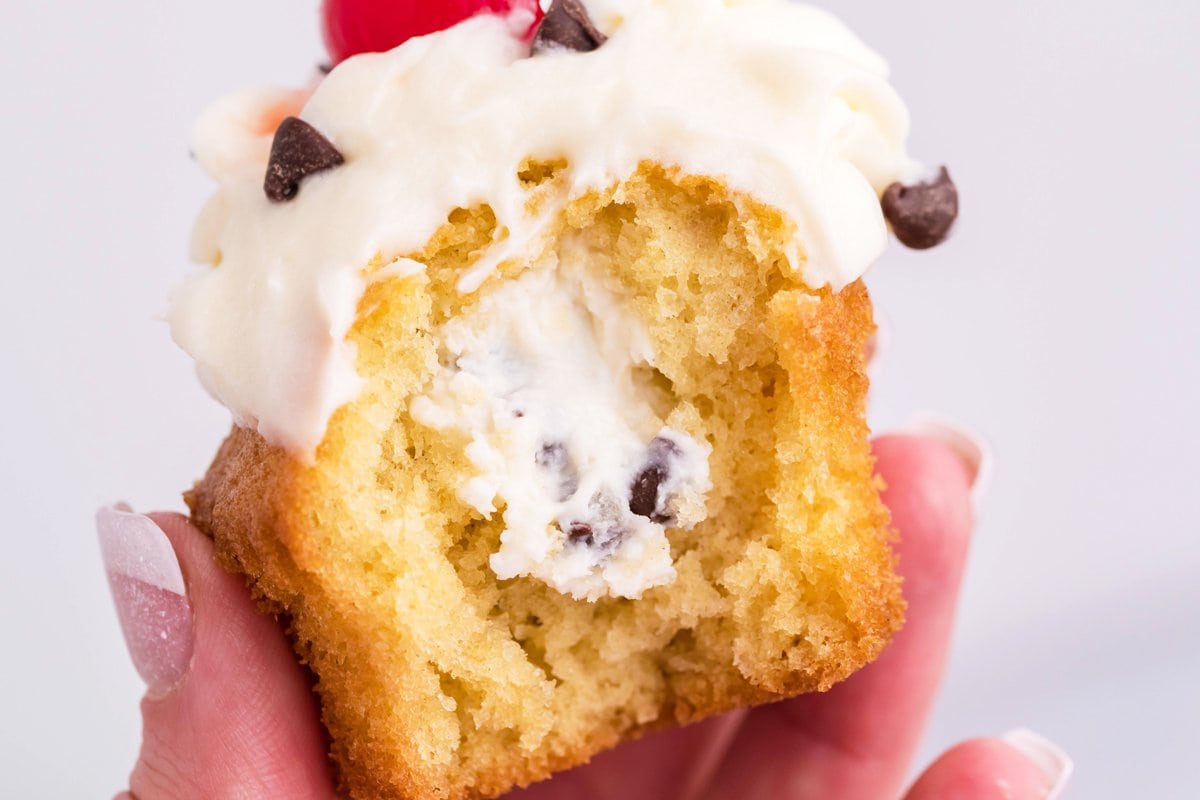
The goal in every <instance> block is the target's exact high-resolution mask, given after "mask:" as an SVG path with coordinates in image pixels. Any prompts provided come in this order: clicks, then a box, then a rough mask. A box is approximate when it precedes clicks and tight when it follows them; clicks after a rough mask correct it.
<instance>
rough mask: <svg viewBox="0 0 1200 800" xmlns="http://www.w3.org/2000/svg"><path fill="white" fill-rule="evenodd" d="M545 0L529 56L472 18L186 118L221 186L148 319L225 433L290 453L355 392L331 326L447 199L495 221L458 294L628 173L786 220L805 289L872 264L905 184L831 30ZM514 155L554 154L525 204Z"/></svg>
mask: <svg viewBox="0 0 1200 800" xmlns="http://www.w3.org/2000/svg"><path fill="white" fill-rule="evenodd" d="M555 5H556V6H560V5H565V6H568V7H570V8H568V9H567V10H568V11H572V13H571V14H568V15H567V16H566V17H563V14H564V13H565V12H564V11H563V9H562V8H561V7H560V8H557V9H556V10H552V12H551V14H550V15H549V16H548V17H547V18H546V20H545V21H543V22H542V23H541V27H540V29H539V30H538V35H537V36H536V37H534V39H533V41H532V43H531V40H530V38H529V32H530V30H531V26H532V25H533V24H534V22H535V20H534V19H533V16H532V15H531V14H530V12H528V11H527V10H520V9H518V10H514V11H511V12H509V13H507V14H505V15H496V14H484V15H481V16H477V17H473V18H471V19H468V20H466V21H465V22H462V23H460V24H458V25H456V26H454V27H452V28H450V29H448V30H445V31H442V32H439V33H435V34H431V35H429V36H424V37H420V38H415V39H411V40H409V41H408V42H406V43H405V44H403V45H401V46H400V47H397V48H396V49H394V50H391V51H389V52H386V53H378V54H364V55H359V56H355V57H352V58H350V59H348V60H346V61H344V62H342V63H341V64H340V65H338V66H337V67H336V68H335V69H333V70H332V72H331V73H330V74H329V75H328V76H326V77H325V78H324V79H323V80H321V82H320V84H319V85H318V86H317V87H316V89H315V91H313V92H312V94H311V96H308V93H307V92H304V91H299V92H298V91H296V90H263V91H254V92H243V93H240V94H237V95H234V96H232V97H230V98H227V99H225V100H222V101H220V102H218V103H217V104H216V105H214V106H213V107H212V108H211V109H209V110H208V111H207V112H206V113H205V114H204V115H203V117H202V118H201V120H200V122H199V124H198V125H197V128H196V133H195V137H194V142H193V150H194V152H195V155H196V158H197V160H198V161H199V162H200V163H201V165H202V166H203V167H204V169H205V170H206V171H207V172H208V173H209V174H210V175H211V176H212V177H213V178H214V179H215V180H216V182H217V183H218V189H217V192H216V194H215V195H214V197H213V198H212V199H211V200H210V201H209V203H208V205H207V206H206V207H205V209H204V211H203V213H202V214H201V216H200V219H199V221H198V223H197V226H196V232H195V236H194V241H193V256H194V258H195V259H196V260H198V261H200V262H202V263H205V264H207V265H209V268H207V269H205V270H204V271H202V272H199V273H197V274H195V275H193V276H192V277H191V278H190V279H189V280H187V281H186V282H185V283H184V284H183V285H182V286H181V287H180V288H179V289H178V290H177V291H176V293H175V294H174V296H173V298H172V302H171V307H170V311H169V321H170V324H171V330H172V334H173V336H174V337H175V339H176V341H177V342H178V343H179V344H180V345H181V346H182V347H183V348H184V349H185V350H186V351H187V352H188V353H190V354H191V355H192V356H193V358H194V359H195V360H196V364H197V370H198V372H199V374H200V377H201V380H202V381H203V383H204V385H205V386H206V388H207V389H208V390H209V391H210V392H211V393H212V394H213V395H214V396H215V397H216V398H217V399H218V400H220V401H221V402H222V403H224V404H225V405H226V406H227V407H229V408H230V409H231V410H232V412H233V414H234V416H235V418H236V420H237V421H238V422H239V424H242V425H245V426H248V427H251V428H255V429H257V430H258V431H259V432H260V433H261V434H262V435H263V436H264V437H265V438H266V439H267V440H268V441H270V442H272V443H274V444H278V445H282V446H284V447H287V448H288V449H289V450H291V451H293V452H294V453H296V454H297V455H298V456H300V457H311V456H312V455H313V454H314V453H315V450H316V447H317V445H318V444H319V443H320V441H321V439H322V438H323V436H324V432H325V428H326V425H327V423H328V420H329V418H330V416H331V415H332V414H333V412H334V411H335V410H336V409H337V408H338V407H340V406H341V405H343V404H344V403H346V402H348V401H350V400H352V399H353V398H354V397H355V396H356V394H357V393H358V391H359V390H360V388H361V385H362V381H361V379H360V378H359V376H358V375H357V374H356V373H355V368H354V352H353V348H352V347H351V345H350V344H349V343H348V342H347V341H346V334H347V332H348V331H349V329H350V326H351V325H352V324H353V322H354V318H355V312H356V307H357V303H358V301H359V299H360V297H361V295H362V293H363V291H364V289H365V287H366V285H367V282H368V280H369V278H368V277H367V276H366V274H365V272H364V269H365V266H366V265H368V264H369V263H371V262H373V261H376V262H378V261H382V263H385V264H387V263H390V262H395V265H394V266H393V267H392V268H391V271H390V272H389V273H388V274H395V271H396V270H401V271H419V270H421V269H422V268H423V265H421V264H419V263H416V262H413V261H411V260H409V259H407V258H404V256H407V255H410V254H412V253H414V252H419V251H420V250H421V249H422V248H423V247H424V245H425V244H426V242H427V241H428V239H429V238H430V236H431V235H432V234H433V233H434V232H435V231H436V230H437V229H438V228H439V227H440V226H441V225H443V224H444V223H445V222H446V219H447V216H448V214H449V213H450V212H451V211H453V210H454V209H456V208H469V207H474V206H479V205H483V204H486V205H488V206H490V207H491V208H492V210H493V211H494V213H495V216H496V220H497V225H496V230H497V231H498V233H497V237H496V240H495V241H494V242H493V243H492V245H491V246H490V247H489V248H488V249H487V250H486V251H485V252H483V253H482V254H480V256H479V257H478V259H476V260H475V261H474V262H473V263H472V264H471V265H470V266H469V267H467V268H465V269H464V271H463V273H462V275H461V277H460V279H459V284H458V288H459V290H460V291H461V292H463V293H471V292H475V291H477V290H478V289H479V288H480V286H481V285H482V284H483V283H484V282H485V281H486V280H487V279H488V278H489V276H491V275H493V274H494V272H495V270H496V267H497V266H498V265H499V264H500V263H502V262H504V261H506V260H508V259H521V258H524V257H527V256H532V255H535V254H536V253H537V252H539V251H540V249H541V248H542V247H543V246H544V241H545V236H546V231H547V229H548V227H549V225H550V224H551V223H552V221H553V220H554V218H555V216H556V215H557V213H558V212H559V210H560V209H561V208H562V207H563V206H564V205H565V204H566V203H568V202H570V201H571V200H572V199H574V198H576V197H579V196H581V195H582V194H584V193H586V192H588V191H590V190H594V189H599V188H604V187H607V186H610V185H612V184H613V183H614V182H616V181H619V180H621V179H622V178H624V177H627V176H628V175H630V174H632V173H633V172H634V171H635V169H636V168H637V166H638V164H639V163H641V162H643V161H652V162H657V163H660V164H663V165H665V166H668V167H671V168H673V169H676V170H678V171H680V172H682V173H684V174H694V175H704V176H710V177H713V178H717V179H720V180H722V181H724V182H725V183H726V184H728V186H730V187H731V188H732V189H735V190H738V191H741V192H745V193H747V194H750V195H752V196H754V197H755V198H757V199H758V200H760V201H762V202H764V203H766V204H768V205H771V206H773V207H775V208H777V209H779V210H780V211H782V212H783V213H785V214H786V215H787V216H788V217H789V218H790V219H791V220H792V221H793V222H794V224H795V231H796V233H795V237H794V240H793V243H792V244H793V246H792V248H791V250H790V252H789V253H788V260H789V263H790V267H791V269H792V270H793V271H794V274H795V276H796V277H797V278H799V279H801V280H803V281H804V282H805V283H806V284H807V285H809V286H811V287H814V288H818V287H822V286H830V287H832V288H833V289H834V290H837V289H840V288H842V287H843V286H845V285H847V284H848V283H851V282H853V281H854V280H856V279H858V278H859V277H861V276H862V275H863V273H864V272H865V271H866V270H867V268H868V267H869V266H870V265H871V264H872V263H873V262H874V261H875V260H876V259H877V258H878V257H879V255H880V254H881V253H882V252H883V250H884V247H885V245H886V241H887V232H888V225H887V220H885V213H884V209H883V207H881V204H880V198H881V196H883V195H884V194H885V192H887V191H888V190H889V187H892V193H893V195H895V194H896V191H895V185H896V184H898V183H899V184H906V183H912V182H914V181H917V180H920V179H921V178H922V177H923V176H924V175H925V172H924V170H923V169H922V168H921V167H920V166H919V165H917V164H915V163H914V162H913V161H911V160H910V159H909V158H908V156H907V155H906V153H905V149H904V143H905V139H906V136H907V133H908V113H907V111H906V109H905V107H904V105H903V103H902V102H901V101H900V99H899V98H898V97H897V95H896V93H895V92H894V90H893V89H892V88H891V86H890V85H889V84H888V82H887V69H886V65H885V64H884V62H883V60H882V59H881V58H880V57H879V56H878V55H876V54H875V53H874V52H872V51H871V50H870V49H868V48H867V47H866V46H865V45H863V44H862V43H861V42H860V41H859V40H858V39H857V38H856V37H855V36H854V35H853V34H851V33H850V32H849V31H848V30H847V29H846V28H845V27H844V26H843V25H842V24H841V23H840V22H838V21H837V20H836V19H835V18H833V17H832V16H830V15H829V14H827V13H825V12H822V11H819V10H816V9H814V8H811V7H808V6H804V5H799V4H796V3H793V2H790V0H588V2H587V3H586V11H585V12H584V13H583V14H582V15H580V13H579V9H581V6H580V5H579V4H578V3H565V4H560V3H556V4H555ZM284 117H290V118H289V119H287V120H286V121H285V122H284V123H283V124H282V125H279V124H277V123H278V122H279V120H281V119H282V118H284ZM530 159H532V160H537V161H559V162H563V163H565V167H564V168H563V171H562V173H561V178H562V180H561V181H558V182H556V184H555V186H556V188H555V189H554V192H555V193H554V195H553V196H552V197H549V198H548V199H544V200H543V201H542V202H539V203H538V204H537V205H536V211H531V205H530V204H529V203H528V200H529V189H528V187H527V186H525V185H523V184H522V182H521V180H520V178H519V177H518V172H519V171H520V170H521V166H522V164H523V163H526V162H527V161H529V160H530ZM264 177H265V179H264ZM892 200H893V202H892V207H893V208H902V209H907V210H908V212H909V213H910V214H911V213H915V212H913V211H912V210H911V205H912V202H913V198H912V197H911V196H909V197H908V198H907V200H904V198H903V197H902V196H901V197H893V198H892ZM905 203H907V204H908V205H907V206H906V205H905ZM917 210H918V211H924V210H927V209H917ZM888 218H889V219H892V221H893V223H895V222H896V219H897V218H893V216H892V215H891V214H889V217H888ZM898 232H899V231H898ZM943 234H944V232H943ZM927 238H928V237H927Z"/></svg>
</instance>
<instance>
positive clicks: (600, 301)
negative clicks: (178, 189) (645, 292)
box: [409, 255, 711, 600]
mask: <svg viewBox="0 0 1200 800" xmlns="http://www.w3.org/2000/svg"><path fill="white" fill-rule="evenodd" d="M582 260H583V259H582V256H581V255H579V256H573V257H570V261H566V260H564V262H563V263H561V264H559V265H557V267H556V266H555V265H554V264H550V265H545V266H540V267H538V268H537V269H535V270H530V271H527V272H526V273H524V274H523V275H522V276H521V277H519V278H517V279H516V280H513V281H511V282H510V283H507V284H505V285H503V286H501V287H500V288H498V289H497V290H496V291H494V292H491V293H489V294H488V295H487V296H486V297H484V298H483V299H482V300H481V301H480V303H479V304H478V305H477V306H476V307H475V308H474V309H472V310H471V311H469V312H468V313H466V314H464V315H463V316H462V317H459V318H456V319H454V320H452V321H450V322H449V323H447V324H446V325H445V326H444V327H443V329H442V330H441V331H440V332H439V334H438V335H439V339H440V341H441V342H442V351H441V360H442V364H443V366H442V369H441V370H440V371H439V372H438V373H437V375H436V376H435V377H434V379H433V381H432V382H431V384H430V386H429V387H428V388H427V390H426V391H425V392H424V393H423V394H422V395H420V396H418V397H416V398H414V399H413V400H412V402H411V404H410V409H409V410H410V413H411V414H412V417H413V419H414V420H416V421H417V422H418V423H420V424H422V425H425V426H427V427H430V428H433V429H436V430H438V431H442V432H454V433H457V434H458V435H460V436H461V437H463V438H464V439H465V440H466V441H467V444H466V446H465V453H466V457H467V460H468V461H469V463H470V465H471V474H470V475H469V476H468V477H467V478H466V479H464V480H463V481H462V483H461V485H459V486H458V487H457V491H458V496H459V498H460V499H461V500H462V501H463V502H464V503H466V504H468V505H469V506H471V507H472V508H473V509H475V510H476V511H477V512H478V513H479V514H481V515H483V516H484V517H487V518H491V517H492V516H494V515H495V514H496V513H499V512H498V509H500V508H503V512H502V514H503V519H504V531H503V533H502V534H501V537H500V548H499V550H498V551H497V552H496V553H494V554H493V555H492V557H491V567H492V569H493V571H494V572H495V573H496V576H497V577H498V578H500V579H501V580H505V579H509V578H515V577H518V576H523V575H529V576H533V577H535V578H538V579H540V580H542V581H544V582H546V583H547V584H549V585H550V586H552V587H554V588H555V589H556V590H558V591H560V592H563V593H567V594H570V595H572V596H574V597H575V598H577V599H587V600H597V599H599V598H601V597H605V596H615V597H629V598H636V597H639V596H641V594H642V593H643V592H644V591H646V590H647V589H650V588H652V587H654V586H660V585H663V584H667V583H670V582H671V581H672V580H674V578H675V569H674V567H673V566H672V559H671V551H670V543H669V542H668V540H667V535H666V529H667V528H668V527H677V526H678V527H691V526H693V525H695V524H696V523H697V522H699V521H700V520H702V519H703V518H704V495H705V493H706V492H708V491H709V490H710V489H711V483H710V481H709V474H708V455H709V453H710V452H711V447H710V446H709V445H708V443H707V442H703V441H700V442H697V441H695V440H694V439H692V438H691V437H689V436H688V435H687V434H685V433H683V432H681V431H677V430H673V429H671V428H669V427H665V426H664V425H663V422H662V420H660V419H659V418H658V417H657V416H656V415H655V413H654V411H653V410H652V409H651V407H650V404H649V402H648V400H647V396H646V390H645V389H644V388H639V385H638V381H637V379H636V376H635V368H636V367H638V366H639V365H652V364H653V361H654V359H653V352H652V349H651V347H650V343H649V341H648V339H647V337H646V335H645V333H644V331H643V329H642V327H641V325H640V323H639V322H638V320H637V319H636V318H634V317H632V316H631V315H630V314H628V313H627V312H625V311H624V310H623V309H622V308H621V305H620V302H619V300H618V299H617V298H615V297H613V296H612V295H611V294H610V293H609V292H608V291H606V290H605V289H603V288H602V287H600V286H599V285H598V284H597V283H595V282H594V281H593V280H590V279H589V278H588V277H587V275H586V273H585V271H584V270H583V268H582ZM635 510H640V511H641V513H642V515H639V514H638V513H635Z"/></svg>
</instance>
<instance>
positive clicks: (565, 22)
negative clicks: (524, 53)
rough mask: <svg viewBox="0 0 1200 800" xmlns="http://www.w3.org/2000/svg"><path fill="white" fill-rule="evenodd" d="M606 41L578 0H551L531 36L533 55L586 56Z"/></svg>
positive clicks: (606, 38) (605, 37)
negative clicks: (565, 52)
mask: <svg viewBox="0 0 1200 800" xmlns="http://www.w3.org/2000/svg"><path fill="white" fill-rule="evenodd" d="M606 41H608V37H607V36H605V35H604V34H603V33H601V32H600V31H599V30H597V28H596V26H595V25H594V24H593V23H592V18H591V17H589V16H588V13H587V9H586V8H585V7H584V5H583V3H582V2H580V0H554V2H553V3H551V4H550V9H549V10H548V11H547V12H546V16H545V17H543V18H542V24H541V25H539V26H538V29H537V33H535V34H534V35H533V53H534V54H537V53H542V52H545V51H547V50H574V51H576V52H579V53H586V52H589V51H592V50H595V49H596V48H598V47H599V46H600V45H602V44H604V43H605V42H606Z"/></svg>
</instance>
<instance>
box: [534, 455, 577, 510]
mask: <svg viewBox="0 0 1200 800" xmlns="http://www.w3.org/2000/svg"><path fill="white" fill-rule="evenodd" d="M534 461H535V462H536V463H537V465H538V466H539V467H541V468H542V469H543V470H545V472H546V473H547V477H549V478H550V480H551V481H552V482H553V487H554V488H555V489H556V490H557V491H556V493H555V500H557V501H558V502H560V503H562V502H566V501H567V500H570V499H571V498H572V497H573V496H574V495H575V492H576V491H578V490H579V470H578V469H576V467H575V462H574V461H572V460H571V454H570V453H568V452H567V448H566V446H565V445H564V444H562V443H561V442H548V443H546V444H543V445H542V449H541V450H539V451H538V452H537V454H536V455H535V456H534Z"/></svg>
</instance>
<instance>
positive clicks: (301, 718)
mask: <svg viewBox="0 0 1200 800" xmlns="http://www.w3.org/2000/svg"><path fill="white" fill-rule="evenodd" d="M931 432H937V433H938V434H939V436H938V438H937V439H933V438H918V437H915V436H887V437H883V438H881V439H878V440H877V441H876V442H875V453H876V455H877V457H878V471H879V473H880V475H881V476H882V477H883V479H884V480H885V482H886V483H887V485H888V488H887V490H886V491H885V493H884V499H885V501H886V502H887V504H888V506H889V507H890V508H891V510H892V516H893V520H894V524H895V527H896V529H897V530H898V531H899V533H900V542H899V544H898V545H897V549H898V551H899V554H900V572H901V573H902V574H903V575H904V578H905V584H904V593H905V596H906V598H907V599H908V604H909V608H908V622H907V624H906V626H905V628H904V629H903V630H902V631H901V632H900V634H899V635H898V636H897V637H896V639H895V641H894V642H893V643H892V644H891V645H890V646H889V647H888V649H887V651H886V652H885V653H884V654H883V656H882V657H881V658H880V659H879V660H878V661H877V662H875V663H874V664H872V665H870V666H869V667H867V668H865V669H863V670H862V671H860V672H859V673H858V674H856V675H854V676H853V677H852V678H850V679H849V680H847V681H846V682H844V683H842V684H840V685H839V686H837V687H835V688H834V689H833V690H832V691H830V692H828V693H825V694H819V695H805V696H802V697H799V698H796V699H794V700H789V701H785V702H782V703H777V704H775V705H771V706H764V707H761V708H757V709H753V710H750V711H748V712H735V713H733V714H729V715H725V716H723V717H718V718H715V719H711V720H708V721H706V722H703V723H700V724H698V725H694V726H691V727H688V728H680V729H673V730H668V731H664V732H662V733H659V734H656V735H652V736H648V737H646V738H645V739H643V740H641V741H638V742H631V743H627V744H625V745H622V746H621V747H618V748H617V749H615V750H613V751H611V752H608V753H604V754H602V755H600V756H598V757H597V758H595V759H594V760H593V761H592V762H591V763H590V764H588V765H586V766H584V767H580V768H578V769H575V770H572V771H569V772H566V773H563V774H561V775H558V776H556V777H555V778H553V779H551V780H549V781H546V782H544V783H540V784H537V785H535V786H532V787H530V788H529V789H527V790H524V791H520V792H515V793H513V794H512V795H510V798H511V800H518V799H519V800H558V799H559V798H571V799H572V800H608V799H609V798H620V800H718V799H720V798H733V797H736V798H738V800H760V799H761V800H809V799H810V798H812V799H813V800H827V799H828V798H838V800H880V798H883V799H884V800H887V799H888V798H896V797H901V796H903V797H904V798H905V800H953V799H954V798H964V799H966V798H970V800H1001V799H1003V800H1042V799H1043V798H1053V797H1056V796H1058V794H1059V793H1060V792H1061V790H1062V787H1063V785H1064V784H1065V782H1066V780H1067V777H1068V775H1069V773H1070V768H1071V765H1070V761H1069V760H1068V759H1067V758H1066V756H1065V755H1064V754H1062V753H1061V751H1059V750H1058V749H1057V748H1055V747H1054V746H1053V745H1051V744H1050V743H1049V742H1047V741H1045V740H1043V739H1041V738H1040V737H1037V736H1036V735H1034V734H1031V733H1029V732H1027V731H1020V732H1015V733H1013V734H1009V735H1008V736H1006V737H1003V738H996V739H974V740H971V741H968V742H964V743H962V744H960V745H958V746H956V747H954V748H952V749H951V750H949V751H947V752H946V753H945V754H943V755H942V756H941V757H940V758H938V759H937V760H936V761H935V762H934V763H933V764H932V765H931V766H930V767H929V768H928V769H927V770H926V771H925V772H924V773H923V774H922V775H921V777H920V778H919V779H918V780H917V781H916V783H915V784H913V786H912V787H911V788H910V789H909V790H908V792H907V793H902V789H903V785H904V781H905V780H906V776H907V774H908V772H909V768H910V764H911V761H912V758H913V754H914V751H915V750H916V746H917V743H918V740H919V737H920V733H921V730H922V728H923V726H924V723H925V718H926V716H927V714H928V711H929V707H930V705H931V703H932V701H933V697H934V694H935V692H936V689H937V685H938V683H939V681H940V679H941V674H942V668H943V663H944V660H945V656H946V649H947V645H948V642H949V637H950V631H951V627H952V623H953V618H954V608H955V603H956V600H957V596H958V589H959V583H960V580H961V577H962V572H963V566H964V563H965V560H966V554H967V549H968V544H969V540H970V532H971V527H972V523H973V511H972V503H971V494H972V486H973V484H974V482H975V479H976V476H977V473H978V468H979V463H978V461H979V453H978V452H974V453H972V452H970V449H971V445H970V444H969V443H967V442H965V441H964V440H963V439H961V438H959V439H957V440H954V439H953V438H952V437H953V435H954V434H953V433H952V432H948V431H946V430H944V429H943V430H940V431H931ZM939 440H940V441H939ZM947 441H950V442H952V443H953V444H957V445H958V446H957V448H955V447H951V446H947V444H946V442H947ZM956 450H957V452H956ZM97 524H98V526H99V529H100V540H101V548H102V550H103V552H104V555H105V562H106V567H107V569H108V572H109V581H110V585H111V586H112V589H113V594H114V597H115V599H116V603H117V609H118V614H119V616H120V618H121V625H122V629H123V631H124V632H125V637H126V642H127V643H128V645H129V649H130V652H131V655H132V657H133V660H134V664H135V666H136V667H137V669H138V672H139V673H140V674H141V675H142V677H143V678H144V679H145V680H146V682H147V684H148V689H147V693H146V697H145V699H144V700H143V701H142V717H143V742H142V749H141V753H140V755H139V758H138V762H137V765H136V766H135V767H134V770H133V774H132V775H131V777H130V786H131V792H132V795H130V794H128V793H123V794H122V795H121V796H120V797H121V798H128V797H131V796H136V798H137V800H201V799H202V800H223V798H271V800H317V799H318V798H319V799H320V800H329V798H331V797H333V796H334V790H333V784H332V778H331V774H330V768H329V763H328V760H327V756H326V753H327V747H326V741H325V737H324V733H323V729H322V728H321V725H320V721H319V715H318V710H317V706H316V701H315V698H314V695H313V693H312V689H311V685H310V680H309V678H308V676H307V675H306V674H305V672H304V671H303V669H302V668H301V667H300V666H299V665H297V663H296V660H295V657H294V655H293V653H292V650H291V647H290V646H289V645H288V643H287V641H286V639H285V637H284V636H283V634H282V632H281V631H280V629H279V628H278V626H277V625H276V623H275V622H274V621H273V620H271V619H270V618H269V617H265V616H263V615H260V614H259V613H258V612H257V611H256V609H255V607H254V604H253V602H252V601H251V599H250V596H249V593H248V591H247V590H246V588H245V586H244V585H243V583H242V582H241V581H240V580H239V579H238V578H236V577H234V576H232V575H229V574H227V573H225V572H223V571H222V570H221V569H220V568H219V567H218V566H217V565H216V564H215V562H214V560H213V554H212V544H211V543H210V542H209V540H208V539H206V538H205V537H204V536H203V535H202V534H201V533H200V532H199V531H197V530H196V529H195V528H194V527H192V526H191V525H190V523H188V521H187V520H186V519H185V518H184V517H182V516H179V515H176V514H154V515H151V516H150V517H144V516H141V515H136V514H132V513H129V512H125V511H120V510H109V509H106V510H102V511H101V512H100V513H99V514H98V515H97ZM164 534H165V535H164ZM185 587H186V589H185Z"/></svg>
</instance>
